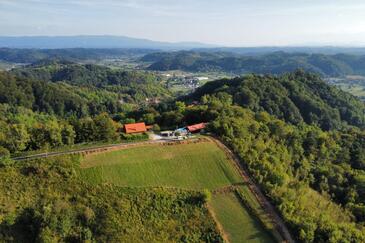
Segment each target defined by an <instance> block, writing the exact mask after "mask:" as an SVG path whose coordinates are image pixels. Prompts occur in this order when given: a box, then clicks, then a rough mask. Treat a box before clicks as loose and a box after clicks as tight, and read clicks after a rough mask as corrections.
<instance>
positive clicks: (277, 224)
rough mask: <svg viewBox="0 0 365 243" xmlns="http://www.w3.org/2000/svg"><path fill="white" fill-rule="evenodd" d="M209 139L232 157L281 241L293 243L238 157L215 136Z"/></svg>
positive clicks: (273, 209) (287, 231)
mask: <svg viewBox="0 0 365 243" xmlns="http://www.w3.org/2000/svg"><path fill="white" fill-rule="evenodd" d="M209 139H210V140H212V141H213V142H215V143H216V144H217V145H218V146H219V147H220V148H221V149H223V150H224V151H225V152H226V153H227V155H228V156H229V157H230V158H231V159H232V160H231V161H233V162H234V166H235V167H236V168H237V169H238V171H239V173H240V175H241V176H242V178H243V180H244V182H246V183H247V185H248V187H249V189H250V190H251V192H252V193H253V194H254V195H255V197H256V199H257V201H258V202H259V203H260V205H261V207H262V208H263V209H264V210H265V211H266V213H268V214H269V215H270V217H271V218H272V220H273V223H274V225H275V228H276V230H277V231H278V232H279V234H280V235H281V237H282V238H283V239H284V241H283V242H288V243H294V242H295V240H294V239H293V238H292V236H291V234H290V232H289V230H288V228H287V227H286V225H285V223H284V221H283V220H282V219H281V217H280V216H279V214H278V213H277V212H276V210H275V208H274V206H272V205H271V203H270V202H269V201H268V199H267V198H266V197H265V195H264V194H263V193H262V192H261V190H260V188H259V187H258V186H257V185H256V184H255V183H254V182H253V180H252V179H251V177H250V176H249V175H248V173H247V172H246V169H245V168H244V167H243V166H242V164H241V162H240V160H239V158H238V157H237V156H236V155H235V154H234V153H233V152H232V151H231V150H230V149H229V148H228V147H227V146H226V145H225V144H223V143H222V142H221V141H219V140H218V139H217V138H213V137H209Z"/></svg>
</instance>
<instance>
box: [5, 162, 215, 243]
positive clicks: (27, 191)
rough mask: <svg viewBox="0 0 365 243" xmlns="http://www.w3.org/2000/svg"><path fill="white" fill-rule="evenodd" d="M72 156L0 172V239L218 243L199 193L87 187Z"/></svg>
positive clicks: (13, 167)
mask: <svg viewBox="0 0 365 243" xmlns="http://www.w3.org/2000/svg"><path fill="white" fill-rule="evenodd" d="M77 164H78V162H77V158H76V157H74V158H72V159H70V158H68V157H59V158H54V159H47V160H35V161H29V162H24V163H22V164H16V165H14V166H12V167H6V168H0V193H1V195H2V197H1V198H0V240H1V241H15V242H140V241H144V242H145V241H148V242H167V241H187V242H222V238H221V237H220V236H219V234H218V232H217V230H216V228H215V224H214V222H213V219H212V218H211V217H210V216H209V214H208V211H207V209H206V208H205V205H204V203H203V201H202V199H201V198H202V195H201V193H199V192H189V191H183V190H168V189H162V188H156V189H129V188H118V187H115V186H112V185H99V186H91V185H88V184H85V183H84V182H82V181H80V180H79V179H78V176H77V170H78V165H77Z"/></svg>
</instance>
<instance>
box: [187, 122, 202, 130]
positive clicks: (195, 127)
mask: <svg viewBox="0 0 365 243" xmlns="http://www.w3.org/2000/svg"><path fill="white" fill-rule="evenodd" d="M205 126H206V123H199V124H195V125H191V126H187V127H186V128H187V129H188V130H189V132H195V131H199V130H202V129H204V128H205Z"/></svg>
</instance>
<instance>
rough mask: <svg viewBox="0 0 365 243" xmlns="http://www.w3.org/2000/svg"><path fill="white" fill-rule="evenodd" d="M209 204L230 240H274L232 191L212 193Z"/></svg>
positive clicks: (237, 242) (235, 242)
mask: <svg viewBox="0 0 365 243" xmlns="http://www.w3.org/2000/svg"><path fill="white" fill-rule="evenodd" d="M210 204H211V206H212V208H213V210H214V211H215V214H216V217H217V219H218V221H219V222H220V224H221V225H222V226H223V228H224V230H225V232H226V234H227V236H228V239H229V241H230V242H232V243H239V242H242V243H243V242H248V243H250V242H255V243H256V242H265V243H267V242H274V241H273V240H272V238H271V236H270V235H269V234H268V233H265V231H264V230H263V228H262V226H261V224H260V223H259V222H258V221H257V220H256V219H255V218H253V217H251V216H250V214H249V213H248V211H247V210H246V209H245V207H243V206H242V204H241V202H240V201H239V199H238V198H237V197H236V195H235V194H234V193H233V192H232V193H226V194H217V195H214V196H213V198H212V201H211V203H210Z"/></svg>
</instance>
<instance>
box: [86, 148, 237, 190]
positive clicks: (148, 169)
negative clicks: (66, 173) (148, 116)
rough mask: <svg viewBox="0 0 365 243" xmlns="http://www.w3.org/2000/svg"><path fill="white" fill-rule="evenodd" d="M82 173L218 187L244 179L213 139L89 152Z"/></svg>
mask: <svg viewBox="0 0 365 243" xmlns="http://www.w3.org/2000/svg"><path fill="white" fill-rule="evenodd" d="M81 168H83V169H82V170H81V177H82V178H83V179H84V180H86V181H88V182H90V183H103V182H110V183H113V184H116V185H119V186H139V187H141V186H143V187H146V186H151V187H154V186H166V187H179V188H185V189H198V190H200V189H205V188H207V189H216V188H220V187H224V186H228V185H232V184H235V183H242V182H243V181H242V179H241V178H240V176H239V174H238V172H237V171H236V170H235V169H234V168H233V166H231V164H230V163H229V161H228V158H227V156H226V155H225V153H224V152H223V151H222V150H221V149H219V148H218V147H217V146H216V145H215V144H214V143H213V142H201V143H190V144H180V145H145V146H140V147H134V148H130V149H125V150H118V151H113V152H108V153H100V154H94V155H89V156H86V157H85V159H84V160H83V161H82V162H81Z"/></svg>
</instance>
